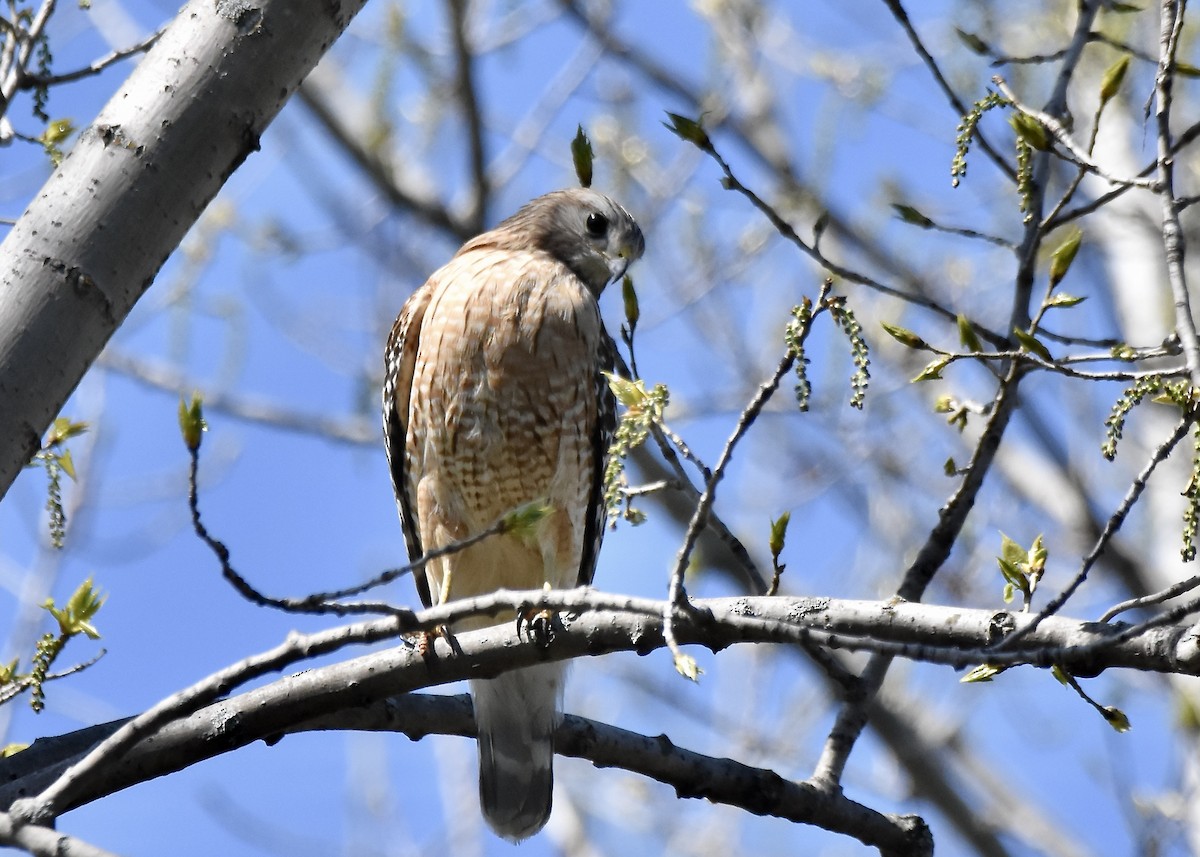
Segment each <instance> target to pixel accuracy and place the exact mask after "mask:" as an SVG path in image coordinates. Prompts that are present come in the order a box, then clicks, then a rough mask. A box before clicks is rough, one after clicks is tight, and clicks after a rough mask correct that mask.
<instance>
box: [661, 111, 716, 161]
mask: <svg viewBox="0 0 1200 857" xmlns="http://www.w3.org/2000/svg"><path fill="white" fill-rule="evenodd" d="M667 118H669V119H670V120H671V121H670V123H667V122H664V123H663V125H664V126H665V127H666V129H667V130H668V131H670V132H671V133H672V134H674V135H675V136H676V137H678V138H679V139H681V140H686V141H687V142H689V143H691V144H692V145H694V146H695V147H696V148H698V149H700V150H701V151H705V152H711V151H714V150H713V144H712V140H710V139H709V138H708V133H707V132H705V130H704V126H703V125H701V124H700V123H699V122H698V121H697V120H695V119H689V118H687V117H686V116H680V115H679V114H678V113H671V112H670V111H667Z"/></svg>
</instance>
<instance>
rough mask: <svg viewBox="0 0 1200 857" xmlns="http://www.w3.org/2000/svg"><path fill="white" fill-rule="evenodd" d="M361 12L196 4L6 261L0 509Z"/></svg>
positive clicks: (0, 285) (12, 239)
mask: <svg viewBox="0 0 1200 857" xmlns="http://www.w3.org/2000/svg"><path fill="white" fill-rule="evenodd" d="M363 2H364V0H344V2H342V3H339V4H333V5H330V4H329V3H326V2H323V0H260V2H258V3H256V4H254V5H253V6H248V5H244V4H243V5H237V4H214V3H213V2H212V0H193V2H190V3H189V4H188V5H187V6H185V7H184V8H183V9H182V10H181V11H180V13H179V15H178V16H177V17H176V18H175V20H174V21H173V22H172V23H171V24H170V25H169V26H168V27H167V28H166V29H165V30H164V32H163V35H162V37H161V38H160V39H159V40H158V41H157V42H156V43H155V45H154V47H153V48H151V49H150V52H149V53H148V54H147V55H146V57H145V58H144V59H143V60H142V62H141V63H139V64H138V66H137V68H136V69H134V71H133V73H132V74H131V75H130V76H129V79H128V80H126V82H125V84H124V85H123V86H122V87H121V89H120V90H119V91H118V92H117V93H116V94H115V95H114V96H113V98H112V99H111V100H110V101H109V103H108V104H107V105H106V106H105V107H104V109H103V110H101V112H100V114H99V116H97V118H96V119H95V121H94V122H93V123H92V125H91V126H90V127H88V128H87V129H85V130H84V131H83V132H82V133H81V134H80V137H79V140H78V141H77V142H76V144H75V146H74V148H73V149H72V151H71V153H70V155H69V156H68V157H67V158H66V159H65V160H64V161H63V163H62V164H61V166H59V168H58V169H57V170H55V172H54V174H53V175H52V176H51V178H50V179H49V181H48V183H47V184H46V186H45V188H44V189H43V190H42V191H41V192H39V193H38V194H37V195H35V196H34V198H33V202H31V203H30V205H29V208H28V209H26V211H25V214H24V215H22V217H21V219H20V220H19V221H18V222H17V224H16V225H15V226H14V227H13V228H12V230H11V231H10V232H9V234H8V236H7V237H6V238H5V240H4V243H3V244H2V245H0V293H3V294H4V295H5V300H4V308H3V312H0V390H2V391H3V397H4V407H3V408H0V438H4V442H3V444H0V497H3V496H4V494H6V493H7V491H8V488H9V486H10V485H11V484H12V481H13V480H14V479H15V478H16V475H17V473H18V472H20V470H21V468H22V467H23V466H24V465H25V463H26V462H28V461H29V459H30V457H31V456H32V455H33V454H34V452H35V451H36V450H37V447H38V444H39V441H40V438H41V435H42V433H43V432H44V431H45V429H46V427H47V426H48V425H49V424H50V421H51V420H52V419H53V418H54V417H55V416H56V415H57V414H58V412H59V409H60V408H61V407H62V405H63V402H65V401H66V399H67V396H68V395H69V394H70V393H71V391H72V390H74V388H75V385H76V384H77V383H78V382H79V379H80V378H81V377H82V376H83V373H84V372H85V371H86V370H87V368H88V366H90V365H91V363H92V362H93V361H94V360H95V358H96V355H97V354H99V353H100V351H101V349H102V348H103V347H104V345H105V343H106V342H107V341H108V339H109V337H110V336H111V335H112V334H113V332H114V331H115V330H116V328H117V327H118V326H119V325H120V324H121V322H122V321H124V319H125V317H126V316H127V315H128V314H129V311H130V310H131V309H132V308H133V305H134V304H135V303H136V302H137V300H138V299H139V298H140V297H141V296H142V294H143V293H144V292H145V291H146V289H147V288H149V286H150V284H151V283H152V282H153V281H154V277H155V275H156V274H157V272H158V270H159V268H160V266H161V265H162V264H163V261H164V260H165V259H166V258H167V257H168V256H169V255H170V254H171V252H172V251H173V250H174V249H175V247H176V246H177V245H178V244H179V241H180V240H181V239H182V238H183V235H184V234H185V233H186V232H187V230H188V228H189V227H190V226H191V225H192V224H193V223H194V222H195V220H196V219H197V217H198V216H199V215H200V212H201V211H203V210H204V207H205V206H206V205H207V204H208V202H209V200H211V199H212V198H213V196H215V195H216V193H217V191H218V190H220V188H221V186H222V185H223V184H224V183H225V181H226V179H228V178H229V176H230V175H231V174H232V173H233V171H234V170H236V169H237V168H238V166H239V165H240V164H241V163H242V161H243V160H245V159H246V158H247V157H248V156H249V155H250V154H251V153H252V152H254V151H255V150H257V149H258V145H259V138H260V137H261V135H262V133H263V132H264V131H265V130H266V128H267V126H268V125H269V124H270V122H271V120H272V119H274V117H275V115H276V113H278V112H279V109H280V108H281V107H282V106H283V104H284V102H285V101H286V100H287V97H288V96H289V95H290V94H291V92H292V91H293V90H295V88H296V87H297V86H299V85H300V81H301V80H303V78H304V76H305V75H306V74H308V72H309V71H310V70H311V69H312V67H313V66H314V65H315V64H316V62H317V60H318V59H320V57H321V54H322V53H324V52H325V50H326V49H327V48H328V47H329V45H331V44H332V43H333V41H334V39H335V38H336V37H337V35H338V34H339V33H340V32H341V31H342V30H343V29H344V28H345V27H346V25H347V24H348V23H349V22H350V18H351V17H352V16H353V15H354V13H355V12H357V11H358V9H359V8H360V7H361V6H362V5H363Z"/></svg>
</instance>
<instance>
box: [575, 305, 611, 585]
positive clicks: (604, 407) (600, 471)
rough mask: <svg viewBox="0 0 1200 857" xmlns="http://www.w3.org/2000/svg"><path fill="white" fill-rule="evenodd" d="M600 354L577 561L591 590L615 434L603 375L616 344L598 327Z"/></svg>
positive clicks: (581, 582) (605, 512)
mask: <svg viewBox="0 0 1200 857" xmlns="http://www.w3.org/2000/svg"><path fill="white" fill-rule="evenodd" d="M600 332H601V335H602V339H601V344H600V353H599V355H597V360H596V379H595V384H596V425H595V426H594V428H593V430H592V490H591V492H590V493H589V494H588V507H587V512H586V513H585V514H586V515H587V520H586V521H585V522H584V531H583V555H582V556H581V557H580V558H579V583H578V585H580V586H590V585H591V582H592V578H593V577H595V575H596V560H597V558H598V557H599V555H600V542H601V541H602V540H603V539H604V531H605V530H606V529H607V526H606V525H607V523H608V520H607V519H608V509H607V507H606V506H605V505H604V469H605V465H606V464H607V463H608V448H609V447H610V446H612V441H613V434H614V433H615V432H616V430H617V400H616V398H615V397H614V396H613V393H612V390H611V389H610V388H609V385H608V378H607V377H605V375H604V373H605V372H612V371H613V367H614V364H615V363H616V361H615V359H614V355H615V354H616V353H617V344H616V343H615V342H613V338H612V337H611V336H609V335H608V331H607V330H604V326H603V324H601V328H600Z"/></svg>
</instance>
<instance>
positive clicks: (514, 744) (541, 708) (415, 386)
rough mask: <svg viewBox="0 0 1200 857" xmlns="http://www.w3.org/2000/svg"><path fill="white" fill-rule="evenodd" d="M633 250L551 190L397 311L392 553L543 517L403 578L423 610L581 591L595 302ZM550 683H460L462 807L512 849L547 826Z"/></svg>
mask: <svg viewBox="0 0 1200 857" xmlns="http://www.w3.org/2000/svg"><path fill="white" fill-rule="evenodd" d="M644 246H645V245H644V241H643V238H642V232H641V230H640V229H639V228H638V226H637V224H636V223H635V222H634V221H633V218H632V217H631V216H630V215H629V212H627V211H626V210H625V209H624V208H622V207H621V206H620V205H618V204H617V203H616V202H614V201H613V200H611V199H609V198H608V197H606V196H603V195H602V194H599V193H596V192H595V191H593V190H587V189H583V188H575V189H572V190H562V191H556V192H554V193H549V194H546V195H545V196H542V197H538V198H537V199H535V200H533V201H532V202H530V203H529V204H527V205H526V206H525V207H524V208H522V209H521V210H520V211H518V212H517V213H516V214H514V215H513V216H512V217H510V218H508V219H507V220H505V221H504V222H503V223H501V224H500V225H499V226H497V227H496V228H495V229H493V230H492V231H491V232H485V233H484V234H482V235H480V236H478V237H477V238H474V239H472V240H471V241H468V242H467V243H466V244H464V245H463V247H462V249H460V250H459V251H458V253H456V254H455V256H454V258H453V259H451V260H450V262H449V263H448V264H447V265H446V266H445V267H443V268H441V269H440V270H438V271H437V272H436V273H434V275H433V276H431V277H430V278H429V280H428V282H426V283H425V285H424V286H422V287H421V288H420V289H418V290H417V291H416V292H414V293H413V295H412V297H410V298H409V299H408V301H407V302H406V303H405V305H404V308H403V309H401V311H400V316H399V317H398V318H397V319H396V323H395V326H394V327H393V328H392V333H391V336H390V337H389V338H388V343H387V351H386V354H385V374H384V386H383V422H384V435H385V439H386V444H387V454H388V461H389V462H390V464H391V470H392V484H393V487H394V488H395V492H396V503H397V506H398V507H399V510H400V522H401V524H402V525H403V528H404V537H405V541H406V542H407V545H408V552H409V555H410V556H411V557H413V558H414V559H415V558H416V557H419V556H420V555H421V554H422V553H423V552H424V551H428V550H432V549H434V548H438V547H442V546H444V545H447V544H451V543H453V542H456V541H459V540H461V539H464V538H466V537H467V536H471V535H473V534H475V533H478V532H480V531H481V530H484V529H486V528H487V527H489V526H491V525H492V524H493V523H495V522H496V521H497V520H499V519H500V518H501V517H503V516H504V515H506V514H507V513H509V512H511V511H513V510H514V509H517V508H518V507H520V506H523V505H525V504H527V503H530V502H535V501H537V502H541V503H544V504H546V506H547V507H548V509H549V513H548V514H547V515H546V516H545V517H544V518H542V519H541V520H540V521H539V522H538V524H537V526H536V532H535V535H534V536H533V537H532V538H530V537H529V536H528V535H527V534H526V536H525V537H523V538H522V537H519V536H517V535H499V536H492V537H491V538H488V539H485V540H484V541H483V542H481V543H479V544H478V545H475V546H473V547H470V548H468V549H466V550H463V551H461V552H458V553H454V554H451V555H449V556H447V557H444V558H442V559H440V560H435V561H432V562H430V563H429V564H428V565H427V566H426V567H425V573H424V575H423V576H421V575H418V576H417V579H416V583H417V591H418V592H419V594H420V596H421V601H422V602H423V603H424V604H425V605H426V606H429V605H431V604H440V603H442V602H444V601H447V600H454V599H459V598H468V597H471V596H475V595H481V594H485V593H488V592H492V591H494V590H497V589H501V588H509V589H539V588H541V587H542V586H543V585H545V584H549V585H550V586H552V587H556V588H562V587H572V586H578V585H580V584H585V583H589V582H590V581H591V579H592V574H593V572H594V571H595V567H596V555H597V552H598V551H599V548H600V539H601V537H602V535H603V533H604V508H603V502H602V488H603V486H602V484H601V483H602V479H603V473H604V459H605V455H606V454H607V452H608V445H609V440H610V436H611V434H612V431H613V423H614V410H615V407H614V402H613V400H612V395H611V393H609V391H608V385H607V383H606V381H605V378H604V377H603V375H602V374H601V373H602V372H603V371H604V370H606V369H608V368H609V366H610V364H611V352H610V349H611V340H610V339H609V337H608V334H607V333H606V332H605V330H604V324H603V322H602V321H601V319H600V309H599V306H598V305H597V299H598V298H599V297H600V293H601V292H602V291H603V290H604V287H605V286H606V285H608V283H610V282H612V281H613V280H615V279H617V278H618V277H620V276H622V275H623V274H624V273H625V269H626V268H627V267H628V266H629V264H630V263H631V262H632V261H634V260H635V259H637V258H638V257H640V256H641V255H642V250H643V248H644ZM509 620H511V617H509ZM497 621H499V620H497V619H495V618H492V619H489V618H487V617H480V618H478V619H475V620H472V621H464V622H461V623H459V624H458V625H456V626H455V630H458V631H466V630H471V629H474V628H479V627H484V626H487V625H490V624H495V623H496V622H497ZM564 671H565V666H564V665H562V664H557V663H553V664H540V665H537V666H533V667H528V668H525V669H520V670H514V671H512V672H509V673H505V674H504V675H501V676H499V677H497V678H494V679H486V680H484V679H480V680H476V681H472V682H471V693H472V696H473V697H474V703H475V719H476V722H477V724H478V728H479V798H480V803H481V805H482V807H483V814H484V816H485V818H487V821H488V824H490V825H491V826H492V829H493V830H495V831H496V832H497V833H498V834H499V835H501V836H503V837H504V838H506V839H509V840H512V841H514V842H515V841H519V840H521V839H524V838H526V837H528V836H532V835H533V834H534V833H536V832H537V831H538V830H540V829H541V828H542V826H543V825H544V824H545V823H546V820H547V818H549V815H550V797H551V790H552V785H553V772H552V769H551V765H552V762H553V759H554V747H553V744H552V737H553V733H554V728H555V726H556V725H557V723H558V720H559V708H560V705H561V702H560V700H561V696H562V686H563V675H564Z"/></svg>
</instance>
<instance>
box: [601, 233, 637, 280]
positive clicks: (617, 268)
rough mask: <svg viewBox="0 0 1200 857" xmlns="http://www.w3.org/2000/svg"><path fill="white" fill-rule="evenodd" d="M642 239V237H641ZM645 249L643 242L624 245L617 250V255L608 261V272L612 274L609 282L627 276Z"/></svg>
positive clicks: (630, 242) (631, 242)
mask: <svg viewBox="0 0 1200 857" xmlns="http://www.w3.org/2000/svg"><path fill="white" fill-rule="evenodd" d="M638 238H639V239H640V238H641V236H640V235H639V236H638ZM644 249H645V247H644V245H643V244H642V242H641V240H638V241H628V242H624V243H622V244H621V245H620V246H619V247H618V248H617V255H616V256H614V257H612V258H611V259H609V260H608V270H609V273H611V274H612V277H611V278H610V279H609V282H610V283H611V282H614V281H616V280H619V279H621V278H622V277H623V276H625V271H627V270H628V269H629V266H630V265H631V264H633V262H634V261H636V260H637V259H640V258H641V256H642V252H643V251H644Z"/></svg>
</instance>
